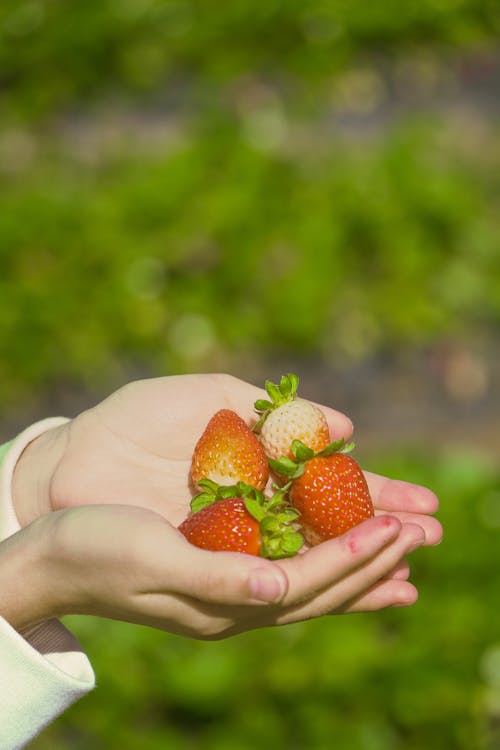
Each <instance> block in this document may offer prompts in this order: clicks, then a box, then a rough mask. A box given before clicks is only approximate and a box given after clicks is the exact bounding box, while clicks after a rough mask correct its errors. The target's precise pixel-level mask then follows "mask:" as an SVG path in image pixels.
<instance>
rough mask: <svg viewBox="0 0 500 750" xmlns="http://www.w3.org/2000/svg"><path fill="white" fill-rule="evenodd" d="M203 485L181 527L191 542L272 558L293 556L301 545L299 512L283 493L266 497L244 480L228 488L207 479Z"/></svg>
mask: <svg viewBox="0 0 500 750" xmlns="http://www.w3.org/2000/svg"><path fill="white" fill-rule="evenodd" d="M200 485H201V487H202V488H203V492H201V493H199V494H198V495H196V496H195V497H194V498H193V500H192V502H191V510H192V513H191V515H189V516H188V517H187V518H186V519H185V521H183V522H182V523H181V525H180V526H179V531H181V533H182V534H184V536H185V537H186V539H187V540H188V541H189V542H191V544H194V545H195V546H197V547H201V548H202V549H207V550H213V551H230V552H246V553H247V554H249V555H260V556H261V557H269V558H272V559H278V558H282V557H291V556H292V555H295V554H296V553H297V552H298V550H299V549H300V547H301V546H302V544H303V542H304V540H303V537H302V535H301V534H300V533H299V532H298V524H297V523H295V521H296V519H297V517H298V515H299V514H298V512H297V511H296V510H295V509H294V508H292V507H290V505H288V504H287V503H285V502H284V493H283V492H281V491H279V492H276V493H275V494H274V495H273V497H272V498H270V499H267V498H265V497H264V495H263V494H262V492H259V491H258V490H256V489H255V488H254V487H251V486H250V485H247V484H245V483H244V482H238V483H237V484H236V485H234V486H231V487H228V486H221V485H217V484H216V483H215V482H211V481H210V480H208V479H207V480H201V481H200Z"/></svg>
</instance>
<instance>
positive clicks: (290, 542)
mask: <svg viewBox="0 0 500 750" xmlns="http://www.w3.org/2000/svg"><path fill="white" fill-rule="evenodd" d="M303 544H304V537H303V536H302V534H300V533H299V532H298V531H291V532H289V533H287V534H285V535H284V536H283V539H282V540H281V548H282V550H283V551H286V552H288V553H289V554H290V555H294V554H295V553H296V552H298V551H299V549H300V548H301V547H302V545H303Z"/></svg>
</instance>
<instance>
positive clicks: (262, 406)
mask: <svg viewBox="0 0 500 750" xmlns="http://www.w3.org/2000/svg"><path fill="white" fill-rule="evenodd" d="M253 406H254V409H255V411H269V410H271V409H272V408H273V404H272V403H271V401H266V399H265V398H258V399H257V401H256V402H255V403H254V405H253Z"/></svg>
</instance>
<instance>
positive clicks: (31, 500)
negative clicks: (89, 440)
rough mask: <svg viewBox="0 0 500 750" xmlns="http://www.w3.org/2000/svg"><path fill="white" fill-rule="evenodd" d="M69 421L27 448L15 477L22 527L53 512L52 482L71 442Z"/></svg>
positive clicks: (14, 500)
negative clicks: (68, 437)
mask: <svg viewBox="0 0 500 750" xmlns="http://www.w3.org/2000/svg"><path fill="white" fill-rule="evenodd" d="M67 429H68V422H65V423H64V424H58V425H56V426H54V427H51V428H50V429H47V430H45V431H44V432H42V433H41V434H40V435H37V436H36V437H35V438H34V439H33V440H32V441H31V442H29V443H28V445H27V446H26V447H25V448H24V450H23V452H22V453H21V455H20V456H19V458H18V460H17V462H16V465H15V467H14V470H13V474H12V483H11V493H12V505H13V508H14V512H15V514H16V516H17V519H18V521H19V523H20V525H21V526H22V527H24V526H27V525H28V524H30V523H31V522H32V521H34V520H35V519H36V518H38V517H40V516H42V515H44V514H45V513H49V512H50V511H52V505H51V483H52V478H53V475H54V472H55V469H56V467H57V465H58V464H59V462H60V460H61V458H62V456H63V454H64V450H65V447H66V443H67Z"/></svg>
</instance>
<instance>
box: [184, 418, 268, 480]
mask: <svg viewBox="0 0 500 750" xmlns="http://www.w3.org/2000/svg"><path fill="white" fill-rule="evenodd" d="M191 476H192V478H193V482H194V483H195V484H198V483H199V482H200V479H205V478H206V479H211V480H212V481H213V482H216V483H217V484H224V485H230V484H235V482H246V483H247V484H250V485H252V486H253V487H255V488H256V489H258V490H262V489H264V487H265V486H266V483H267V480H268V478H269V467H268V465H267V458H266V454H265V452H264V449H263V447H262V445H261V444H260V443H259V441H258V439H257V437H256V436H255V435H254V433H253V432H252V430H251V429H250V428H249V427H248V426H247V425H246V424H245V422H244V421H243V419H241V417H239V416H238V414H236V412H234V411H231V410H230V409H221V410H220V411H218V412H217V413H216V414H214V416H213V417H212V419H211V420H210V421H209V423H208V424H207V426H206V428H205V431H204V432H203V434H202V436H201V437H200V439H199V440H198V443H197V444H196V447H195V449H194V452H193V460H192V464H191Z"/></svg>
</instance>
